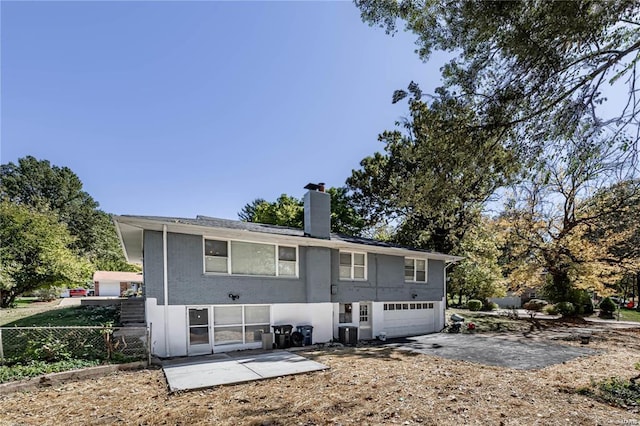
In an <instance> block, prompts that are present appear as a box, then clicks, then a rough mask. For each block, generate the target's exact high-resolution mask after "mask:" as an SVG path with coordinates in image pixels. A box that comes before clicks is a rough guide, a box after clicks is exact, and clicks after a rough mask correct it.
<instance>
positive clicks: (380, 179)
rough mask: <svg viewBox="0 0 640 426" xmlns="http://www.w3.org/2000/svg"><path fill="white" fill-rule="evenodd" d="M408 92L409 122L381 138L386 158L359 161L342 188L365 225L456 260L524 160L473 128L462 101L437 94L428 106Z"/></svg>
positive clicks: (495, 135)
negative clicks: (382, 227) (380, 226)
mask: <svg viewBox="0 0 640 426" xmlns="http://www.w3.org/2000/svg"><path fill="white" fill-rule="evenodd" d="M409 90H410V91H411V92H412V93H413V96H412V97H411V99H410V100H409V111H410V117H409V118H407V119H406V120H404V121H402V122H401V123H396V125H397V126H398V127H399V129H396V130H392V131H385V132H383V133H382V134H381V135H380V136H379V137H378V139H379V140H380V141H381V142H383V143H384V144H385V146H384V151H385V152H384V153H379V152H377V153H375V154H374V155H373V156H370V157H367V158H365V159H363V160H362V161H361V163H360V165H361V169H359V170H354V171H353V172H352V174H351V177H349V178H348V179H347V185H348V186H349V188H350V189H351V190H352V191H353V199H354V202H355V203H356V204H357V205H358V207H359V210H358V211H359V213H360V214H361V216H363V217H365V218H366V219H367V221H368V222H369V223H377V222H385V221H386V222H395V223H397V224H398V225H399V226H398V229H397V233H396V241H397V242H398V243H401V244H408V245H412V246H415V247H420V248H427V249H434V250H437V251H440V252H444V253H455V252H456V249H457V247H458V246H459V242H460V241H461V240H462V239H463V238H464V236H465V233H466V232H467V231H468V230H469V229H471V228H472V227H474V226H476V225H477V224H478V223H479V220H480V212H481V210H482V207H483V206H484V205H485V203H486V202H487V201H488V200H490V198H491V197H492V195H493V194H494V193H495V191H496V190H497V189H498V188H500V187H502V186H504V185H505V184H507V183H509V182H511V180H512V179H513V177H514V176H515V175H516V174H517V172H518V171H519V170H520V167H521V153H520V152H519V151H518V150H517V149H516V148H515V147H513V146H510V145H507V144H504V137H503V136H504V135H503V134H502V132H499V131H489V130H487V129H482V128H481V127H479V126H475V127H474V123H477V120H478V117H477V115H476V114H475V112H474V110H473V108H472V107H471V105H469V104H467V103H465V102H464V101H463V100H461V99H456V98H453V97H451V96H448V95H447V94H446V93H441V96H440V97H438V98H436V99H434V100H433V101H432V102H431V104H427V103H426V102H424V101H422V100H421V99H420V91H419V89H418V88H417V87H416V85H415V84H412V85H410V86H409ZM470 128H473V130H471V131H470V130H469V129H470Z"/></svg>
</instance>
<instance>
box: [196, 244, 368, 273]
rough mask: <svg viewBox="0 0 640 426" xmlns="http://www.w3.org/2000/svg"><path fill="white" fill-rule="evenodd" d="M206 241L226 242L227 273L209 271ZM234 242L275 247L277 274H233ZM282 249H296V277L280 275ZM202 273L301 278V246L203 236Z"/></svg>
mask: <svg viewBox="0 0 640 426" xmlns="http://www.w3.org/2000/svg"><path fill="white" fill-rule="evenodd" d="M206 240H215V241H224V242H226V243H227V272H214V271H207V255H206V254H205V241H206ZM232 242H238V243H249V244H263V245H270V246H274V247H275V256H274V262H275V271H276V274H275V275H253V274H234V273H233V272H232V263H233V262H232V258H233V250H232V245H231V243H232ZM280 247H289V248H294V249H295V250H296V265H295V275H280V268H279V262H280ZM365 262H366V261H365ZM202 271H203V273H204V274H205V275H228V276H234V277H260V278H262V277H269V278H284V279H287V278H289V279H297V278H299V276H300V250H299V246H297V245H294V244H277V243H270V242H264V241H249V240H235V239H234V240H230V239H227V238H218V237H207V236H203V237H202Z"/></svg>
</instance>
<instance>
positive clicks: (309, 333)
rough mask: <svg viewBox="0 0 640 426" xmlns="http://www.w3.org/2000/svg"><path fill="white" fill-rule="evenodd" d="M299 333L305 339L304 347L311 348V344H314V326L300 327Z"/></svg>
mask: <svg viewBox="0 0 640 426" xmlns="http://www.w3.org/2000/svg"><path fill="white" fill-rule="evenodd" d="M296 330H298V333H301V334H302V336H303V337H304V339H303V340H302V344H303V345H304V346H309V345H310V344H311V342H313V326H312V325H299V326H297V327H296Z"/></svg>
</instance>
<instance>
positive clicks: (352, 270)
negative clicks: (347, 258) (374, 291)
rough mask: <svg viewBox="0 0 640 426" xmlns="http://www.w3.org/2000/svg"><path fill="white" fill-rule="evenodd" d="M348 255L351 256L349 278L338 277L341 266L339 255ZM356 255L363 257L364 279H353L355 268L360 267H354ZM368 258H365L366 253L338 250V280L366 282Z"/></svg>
mask: <svg viewBox="0 0 640 426" xmlns="http://www.w3.org/2000/svg"><path fill="white" fill-rule="evenodd" d="M343 253H344V254H347V253H348V254H349V255H351V270H350V271H349V274H350V278H343V277H341V276H340V268H341V267H342V264H341V263H340V255H341V254H343ZM356 254H361V255H363V256H364V278H355V268H356V266H358V267H362V265H356V264H355V255H356ZM368 257H369V256H367V252H363V251H350V250H340V251H339V252H338V279H339V280H340V281H367V278H368V275H369V274H368V270H367V269H368V266H369V261H368Z"/></svg>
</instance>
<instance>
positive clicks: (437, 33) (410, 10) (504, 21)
mask: <svg viewBox="0 0 640 426" xmlns="http://www.w3.org/2000/svg"><path fill="white" fill-rule="evenodd" d="M355 4H356V6H357V7H358V8H359V9H360V11H361V16H362V19H363V20H364V21H365V22H368V23H369V24H370V25H379V26H381V27H383V28H385V29H386V30H387V31H388V32H390V33H392V32H394V31H396V30H397V27H398V26H404V27H405V29H406V30H407V31H411V32H413V33H415V34H416V36H417V42H416V43H417V46H418V48H417V53H418V54H419V56H420V57H421V58H422V59H423V60H425V61H426V60H428V59H429V57H430V55H431V54H432V52H434V51H436V50H440V51H447V52H451V54H452V56H453V59H451V60H450V61H449V62H448V63H447V64H446V65H445V66H444V67H443V68H442V76H443V78H444V87H446V88H447V89H448V90H450V91H451V92H452V93H455V94H457V95H459V96H463V97H465V98H466V99H468V100H469V101H471V102H473V104H474V107H475V109H476V111H477V112H478V115H479V116H480V117H481V125H482V126H485V127H490V128H495V127H496V126H499V127H503V128H507V129H511V130H514V131H515V133H514V134H517V135H519V136H521V137H524V136H526V138H522V139H520V142H523V143H526V144H527V145H535V143H536V142H538V143H540V144H542V143H544V142H546V141H547V140H548V138H549V137H550V136H552V135H553V136H555V135H557V134H565V135H570V134H571V133H572V132H573V131H574V130H575V129H576V126H578V122H579V120H578V119H579V118H583V117H587V116H588V117H591V119H592V120H593V121H594V123H595V124H596V126H597V127H603V126H611V127H615V129H616V130H617V131H621V130H623V129H624V128H625V127H627V128H629V129H630V130H631V131H633V132H635V136H634V137H633V138H632V139H631V140H630V142H631V143H633V144H636V143H637V140H638V133H637V132H638V127H639V126H638V119H639V114H640V98H639V97H638V93H639V90H640V89H639V88H638V87H637V78H638V77H637V71H638V69H637V68H638V64H639V63H640V61H638V59H640V20H639V19H638V17H639V16H640V2H638V1H636V0H614V1H607V2H601V1H584V0H580V1H578V0H576V1H533V0H528V1H468V0H448V1H440V0H420V1H414V0H402V1H382V0H355ZM612 85H615V86H617V88H616V89H615V91H618V92H621V93H623V96H626V98H625V100H623V101H622V102H618V103H611V104H608V105H607V107H606V108H600V109H599V108H598V107H599V105H600V104H601V103H602V102H603V101H604V100H605V99H606V98H607V97H608V96H610V95H612V93H613V91H612V90H610V89H609V87H610V86H612ZM400 94H401V93H400ZM397 95H398V94H397ZM399 97H401V96H396V99H398V98H399Z"/></svg>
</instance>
